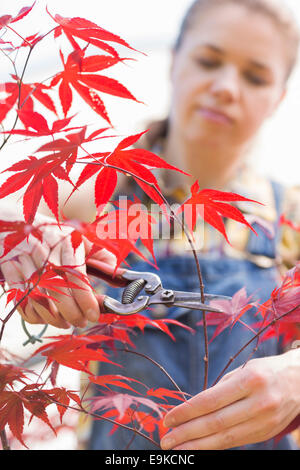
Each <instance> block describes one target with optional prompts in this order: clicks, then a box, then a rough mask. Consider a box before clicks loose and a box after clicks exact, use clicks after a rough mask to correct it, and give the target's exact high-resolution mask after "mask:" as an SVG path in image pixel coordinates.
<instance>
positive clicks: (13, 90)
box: [0, 75, 56, 122]
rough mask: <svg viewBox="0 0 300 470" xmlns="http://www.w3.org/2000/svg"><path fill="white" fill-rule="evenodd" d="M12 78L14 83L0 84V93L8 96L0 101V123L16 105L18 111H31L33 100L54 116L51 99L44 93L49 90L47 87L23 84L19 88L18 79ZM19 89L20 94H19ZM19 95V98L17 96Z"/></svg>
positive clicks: (37, 84) (36, 84) (54, 110)
mask: <svg viewBox="0 0 300 470" xmlns="http://www.w3.org/2000/svg"><path fill="white" fill-rule="evenodd" d="M12 77H13V78H14V79H15V80H16V82H6V83H2V84H0V91H2V92H5V93H6V94H7V95H8V96H7V97H6V98H4V99H2V100H1V102H2V104H1V107H0V122H2V121H3V120H4V119H5V117H6V116H7V114H8V113H9V111H10V110H12V109H13V108H14V106H15V105H17V108H18V109H22V111H23V112H24V111H31V112H33V110H34V101H33V99H35V100H37V101H39V102H40V103H41V104H42V105H43V106H45V107H46V108H47V109H49V110H50V111H52V112H53V113H54V114H56V109H55V105H54V102H53V101H52V98H50V96H49V95H48V94H47V93H46V90H47V91H48V90H49V87H48V86H46V85H43V84H41V83H31V84H30V83H23V82H22V85H21V88H20V87H19V84H18V78H17V77H16V76H15V75H12ZM20 89H21V92H20ZM19 93H20V96H19ZM19 117H20V119H21V120H22V114H20V116H19Z"/></svg>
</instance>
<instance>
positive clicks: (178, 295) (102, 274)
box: [86, 259, 231, 315]
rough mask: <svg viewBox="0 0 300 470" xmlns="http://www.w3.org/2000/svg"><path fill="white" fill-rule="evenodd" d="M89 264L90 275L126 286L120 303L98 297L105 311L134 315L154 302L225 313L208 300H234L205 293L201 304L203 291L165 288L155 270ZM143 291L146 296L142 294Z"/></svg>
mask: <svg viewBox="0 0 300 470" xmlns="http://www.w3.org/2000/svg"><path fill="white" fill-rule="evenodd" d="M86 267H87V274H88V275H90V276H94V277H97V278H98V279H102V280H104V281H105V282H107V283H108V284H110V285H111V286H113V287H124V290H123V293H122V301H121V302H119V301H118V300H116V299H113V298H112V297H109V296H107V295H97V296H96V297H97V300H98V302H99V307H100V310H101V311H104V312H106V313H116V314H118V315H132V314H134V313H138V312H140V311H142V310H144V309H145V308H147V307H150V306H152V305H155V304H161V305H164V306H166V307H182V308H187V309H190V310H202V311H205V312H216V313H222V310H220V309H218V308H215V307H212V306H209V303H210V302H211V301H212V300H220V299H222V300H231V298H230V297H227V296H222V295H214V294H204V302H205V303H202V302H201V295H200V292H199V293H196V292H184V291H175V290H171V289H166V288H164V287H163V286H162V281H161V279H160V277H159V276H158V275H157V274H155V273H151V272H140V271H132V270H129V269H124V268H117V269H116V270H115V269H114V267H112V266H111V265H109V264H107V263H105V262H102V261H98V260H94V259H89V260H87V263H86ZM142 290H144V291H145V293H146V294H147V295H140V294H141V291H142Z"/></svg>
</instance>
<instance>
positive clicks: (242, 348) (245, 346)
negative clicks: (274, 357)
mask: <svg viewBox="0 0 300 470" xmlns="http://www.w3.org/2000/svg"><path fill="white" fill-rule="evenodd" d="M299 307H300V304H299V305H296V306H295V307H293V308H292V309H291V310H289V311H288V312H286V313H283V314H282V315H280V316H279V317H277V318H274V319H273V320H272V321H271V322H270V323H268V324H267V325H266V326H264V327H263V328H262V329H261V330H259V331H258V332H257V333H256V334H255V335H254V336H253V337H252V338H251V339H250V340H249V341H247V343H246V344H244V346H242V347H241V348H240V349H239V351H238V352H237V353H236V354H234V356H232V357H231V358H230V359H229V361H228V362H227V364H226V365H225V367H224V368H223V370H222V371H221V372H220V374H219V375H218V377H217V378H216V380H215V381H214V383H213V384H212V386H214V385H216V384H217V383H218V382H219V380H220V379H221V377H222V375H223V374H224V372H226V370H227V369H228V367H229V366H230V365H231V364H232V362H233V361H234V360H235V359H236V358H237V357H238V356H239V355H240V354H241V353H242V352H243V351H244V350H245V349H246V348H247V347H248V346H249V345H250V344H251V343H252V342H253V341H255V340H256V339H258V338H259V336H260V335H261V334H262V333H264V332H265V331H266V330H267V329H268V328H270V326H274V325H275V323H277V322H278V321H280V320H282V319H283V318H285V317H287V316H288V315H290V314H291V313H293V312H294V311H295V310H297V309H298V308H299Z"/></svg>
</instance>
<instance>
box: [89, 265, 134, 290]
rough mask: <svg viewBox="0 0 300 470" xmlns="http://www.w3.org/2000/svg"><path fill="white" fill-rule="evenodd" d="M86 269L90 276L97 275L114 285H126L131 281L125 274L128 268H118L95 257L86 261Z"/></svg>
mask: <svg viewBox="0 0 300 470" xmlns="http://www.w3.org/2000/svg"><path fill="white" fill-rule="evenodd" d="M86 271H87V274H88V275H89V276H94V277H97V278H98V279H102V280H103V281H105V282H107V284H109V285H110V286H112V287H125V286H127V285H128V284H129V282H130V281H128V280H127V279H125V278H124V277H123V275H124V274H125V273H126V271H127V270H126V269H124V268H117V269H115V268H114V266H112V265H110V264H108V263H105V262H104V261H99V260H95V259H88V260H87V262H86Z"/></svg>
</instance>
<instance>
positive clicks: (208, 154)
mask: <svg viewBox="0 0 300 470" xmlns="http://www.w3.org/2000/svg"><path fill="white" fill-rule="evenodd" d="M245 152H246V149H245V148H243V149H241V148H240V147H239V148H228V147H227V148H224V147H220V146H213V145H211V144H206V145H205V144H203V142H194V141H193V142H191V141H184V140H183V139H181V138H178V136H172V134H169V137H168V138H167V140H166V146H165V158H166V161H167V162H169V163H171V164H172V165H174V166H176V167H177V168H179V169H180V170H183V171H185V172H186V173H189V174H190V175H191V176H192V179H191V178H190V177H185V176H184V175H182V174H181V173H177V174H176V184H178V183H179V182H180V183H182V184H184V185H186V184H188V185H191V184H192V182H194V181H195V180H198V181H199V185H200V188H202V189H203V188H210V189H218V190H222V189H223V190H224V188H225V187H226V185H227V184H228V183H229V182H230V181H231V180H232V179H233V178H234V177H235V176H236V174H237V172H238V171H239V169H240V168H241V167H242V166H243V165H244V156H245ZM171 178H172V179H173V178H174V174H172V175H170V179H171Z"/></svg>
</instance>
